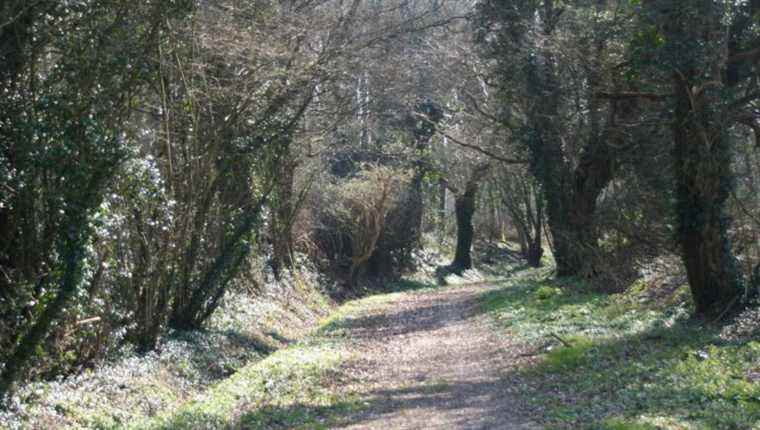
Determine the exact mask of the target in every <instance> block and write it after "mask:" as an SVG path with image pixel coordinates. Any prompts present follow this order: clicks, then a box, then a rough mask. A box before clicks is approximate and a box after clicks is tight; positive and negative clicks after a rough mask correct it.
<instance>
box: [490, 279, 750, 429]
mask: <svg viewBox="0 0 760 430" xmlns="http://www.w3.org/2000/svg"><path fill="white" fill-rule="evenodd" d="M523 276H524V279H522V280H514V281H509V282H506V283H505V284H504V287H503V288H502V289H500V290H498V291H494V292H490V293H487V294H486V295H484V296H483V297H482V305H483V308H484V309H485V310H486V311H487V312H488V313H490V314H491V315H492V316H493V317H494V318H495V320H496V321H497V322H498V323H499V324H498V325H500V326H501V327H502V329H503V330H505V331H506V332H507V333H509V335H511V336H512V337H513V338H515V339H516V340H518V341H522V342H525V343H528V344H531V345H534V346H535V347H536V348H537V349H538V350H539V351H538V352H539V353H543V354H541V358H540V359H539V360H538V362H537V364H536V365H534V366H531V367H529V368H527V369H525V370H524V371H521V372H520V373H521V376H522V377H523V378H524V380H525V382H526V383H525V384H524V386H523V387H522V390H523V393H522V394H523V396H524V397H525V398H527V399H530V401H531V403H532V406H533V407H534V408H535V410H536V411H537V415H539V416H541V419H542V421H543V422H544V424H546V425H548V426H549V427H550V428H567V429H569V428H573V429H575V428H588V429H653V428H664V429H750V428H760V383H758V381H757V378H754V379H753V378H751V377H750V375H753V374H755V373H754V372H757V371H758V369H760V342H757V341H751V340H747V339H744V340H741V339H740V340H736V341H726V340H724V339H723V338H721V337H720V336H719V334H720V332H719V329H718V328H716V327H711V326H708V325H703V324H700V323H698V322H695V321H693V320H690V319H688V308H687V307H686V306H683V305H680V304H677V303H676V304H672V305H670V306H668V307H656V306H648V305H647V304H646V303H645V302H644V301H643V300H639V298H638V296H637V295H638V294H641V293H644V291H642V289H641V288H638V289H634V290H633V291H630V292H628V293H624V294H614V295H605V294H600V293H597V292H594V291H593V290H592V289H590V288H588V287H587V286H585V285H583V284H574V283H568V282H567V281H562V282H561V283H560V282H558V281H555V280H553V279H551V278H549V277H547V276H545V274H543V273H539V272H535V271H528V272H526V273H525V274H524V275H523ZM559 339H561V340H562V341H564V342H565V343H567V344H568V345H569V346H568V345H564V344H563V342H562V341H560V340H559ZM642 417H646V419H643V418H642Z"/></svg>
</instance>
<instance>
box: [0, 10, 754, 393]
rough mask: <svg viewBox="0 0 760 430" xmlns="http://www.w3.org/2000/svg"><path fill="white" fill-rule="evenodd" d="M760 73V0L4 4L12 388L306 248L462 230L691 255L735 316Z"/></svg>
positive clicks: (278, 272) (575, 256) (330, 267)
mask: <svg viewBox="0 0 760 430" xmlns="http://www.w3.org/2000/svg"><path fill="white" fill-rule="evenodd" d="M759 72H760V0H747V1H738V0H737V1H733V0H731V1H729V0H693V1H680V0H637V1H634V0H630V1H629V0H468V1H455V0H382V1H379V0H204V1H200V0H162V1H154V0H80V1H58V0H38V1H29V0H4V1H2V2H0V395H4V394H8V393H11V392H12V391H13V390H14V387H15V386H18V384H19V383H20V382H24V381H28V380H36V379H41V378H50V377H53V376H56V375H61V374H70V373H72V372H74V371H76V369H80V368H81V367H82V366H83V365H86V364H88V363H95V362H98V361H99V360H102V359H103V357H105V356H106V355H107V354H109V353H110V352H111V351H113V350H115V349H118V348H122V347H124V346H125V345H133V346H134V347H135V348H137V349H138V350H139V351H142V352H148V351H151V350H153V349H154V348H156V346H157V344H158V342H159V341H160V339H162V337H163V336H165V335H166V334H167V333H168V332H169V330H193V329H199V328H202V327H203V325H204V323H205V322H206V321H207V320H208V318H209V317H210V316H211V315H212V314H213V313H214V312H215V311H216V310H217V309H218V308H219V306H220V303H222V301H223V300H224V297H225V294H227V293H228V292H229V291H230V290H231V289H236V288H241V284H245V283H248V282H251V280H250V276H249V275H250V273H251V272H266V273H268V274H269V275H271V282H276V281H277V280H278V279H280V278H281V277H284V276H287V274H288V272H289V271H290V270H292V268H293V266H294V265H298V264H301V263H300V262H301V261H303V258H305V259H307V260H309V261H310V262H312V263H313V264H314V265H315V266H316V267H317V268H318V269H319V271H320V272H322V273H325V274H327V275H329V277H331V279H334V280H337V285H339V286H340V289H341V291H342V292H341V293H336V294H338V295H339V294H350V292H351V291H353V290H356V289H357V288H358V286H359V285H365V284H367V285H372V282H373V280H377V279H385V278H390V277H393V276H397V275H399V274H402V273H404V271H408V270H413V269H414V264H415V256H416V255H417V251H418V250H420V249H422V248H424V247H427V246H434V245H441V244H445V246H448V247H449V249H450V251H451V260H450V261H451V263H450V265H449V266H446V267H442V268H441V269H440V270H442V271H446V272H449V273H451V272H453V273H462V272H463V271H466V270H468V269H470V268H472V266H473V255H471V254H472V253H473V252H475V251H472V249H473V245H477V243H479V242H489V241H490V242H504V241H506V242H511V243H515V244H517V245H518V246H519V248H520V250H521V253H522V254H523V256H524V257H525V259H526V261H527V262H528V263H529V264H530V265H532V266H539V265H542V264H543V265H554V266H555V267H556V272H555V273H556V276H558V277H575V278H582V279H585V280H588V281H589V282H592V283H597V284H598V285H603V286H604V288H607V289H610V290H614V289H616V288H624V286H625V285H629V284H630V283H631V282H632V280H635V279H636V278H637V277H638V276H640V274H641V272H642V270H646V268H647V267H650V265H652V264H654V262H655V261H657V260H658V259H661V258H665V257H669V256H672V257H674V258H676V259H678V261H679V262H680V265H681V268H682V270H683V272H684V273H685V275H686V279H687V280H688V285H689V287H690V291H691V295H692V300H693V304H694V307H693V311H694V314H695V315H696V316H697V317H699V318H705V319H710V320H716V319H721V318H724V317H726V316H727V315H730V314H731V313H732V312H735V311H738V310H740V309H741V308H743V307H746V306H749V305H751V304H752V303H754V302H753V300H755V298H756V296H757V295H758V293H759V292H760V236H759V234H760V192H758V191H759V190H758V184H759V183H760V182H759V181H760V73H759ZM475 249H476V250H477V249H478V248H477V246H476V247H475ZM301 257H303V258H301ZM82 321H95V322H94V323H91V324H82Z"/></svg>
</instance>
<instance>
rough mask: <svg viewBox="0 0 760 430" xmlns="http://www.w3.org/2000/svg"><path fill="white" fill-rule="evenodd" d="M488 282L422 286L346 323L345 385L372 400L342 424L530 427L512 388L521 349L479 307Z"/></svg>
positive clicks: (366, 400) (349, 426) (360, 426)
mask: <svg viewBox="0 0 760 430" xmlns="http://www.w3.org/2000/svg"><path fill="white" fill-rule="evenodd" d="M492 288H493V287H491V286H489V285H483V284H473V285H467V286H459V287H450V288H442V289H434V290H423V291H419V292H410V293H406V294H402V295H400V296H399V298H398V299H396V300H393V301H391V302H389V303H386V304H383V305H381V306H378V307H376V308H372V309H368V310H367V311H366V312H364V313H363V314H362V315H360V316H358V317H356V318H352V319H350V320H349V321H347V325H346V328H347V329H348V331H349V333H348V335H349V336H350V337H351V338H353V339H356V342H357V349H356V357H357V359H355V360H353V361H349V362H348V363H347V364H346V365H344V366H343V368H342V369H341V373H342V375H339V378H338V379H339V380H342V381H344V382H345V385H343V386H342V387H341V388H340V389H341V391H346V390H347V391H349V392H350V393H352V394H353V395H358V396H359V398H360V399H361V400H362V401H363V402H364V403H365V404H366V405H367V407H366V408H363V410H362V412H360V413H357V414H356V416H353V417H350V419H349V420H347V422H348V424H346V425H344V426H343V427H339V428H344V429H532V428H537V426H534V425H531V424H530V423H529V421H528V420H527V419H526V416H527V414H526V412H525V410H524V408H522V407H521V406H520V401H519V399H518V398H517V397H516V395H515V394H513V392H514V391H516V389H515V388H516V386H515V384H516V383H519V382H518V381H516V380H515V378H514V377H510V376H509V375H510V373H511V372H510V371H511V370H514V366H515V363H516V362H517V361H519V360H518V358H517V357H518V354H519V352H520V351H518V349H519V348H513V346H514V345H511V344H510V343H509V339H505V338H504V336H501V337H500V336H497V334H496V331H495V330H494V328H493V326H492V325H493V322H492V321H491V320H490V319H489V317H488V316H487V315H483V314H482V312H480V304H479V302H478V297H479V296H480V295H481V294H483V293H485V292H487V291H488V290H490V289H492Z"/></svg>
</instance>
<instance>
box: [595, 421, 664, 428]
mask: <svg viewBox="0 0 760 430" xmlns="http://www.w3.org/2000/svg"><path fill="white" fill-rule="evenodd" d="M600 430H657V426H655V425H652V424H647V423H638V422H633V421H629V420H624V419H620V418H610V419H607V420H604V422H603V423H602V424H601V428H600Z"/></svg>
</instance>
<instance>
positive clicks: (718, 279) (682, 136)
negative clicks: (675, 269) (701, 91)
mask: <svg viewBox="0 0 760 430" xmlns="http://www.w3.org/2000/svg"><path fill="white" fill-rule="evenodd" d="M691 86H692V83H690V82H688V81H686V80H684V79H681V78H680V77H675V78H674V90H675V91H674V92H675V94H676V109H675V121H674V125H673V138H674V144H675V148H674V151H675V157H674V159H675V172H676V187H677V189H676V196H677V208H678V214H677V219H678V242H679V245H680V248H681V253H682V258H683V262H684V265H685V266H686V273H687V276H688V279H689V286H690V287H691V294H692V297H693V298H694V304H695V306H696V313H697V314H698V315H717V314H719V313H722V312H723V311H724V310H725V309H726V308H727V307H728V306H730V305H731V304H732V302H733V301H735V300H736V299H737V297H738V296H739V295H740V294H741V282H740V279H741V278H740V275H739V273H738V270H737V266H736V261H735V259H734V257H733V255H732V253H731V247H730V245H729V239H728V235H727V229H728V218H727V216H726V214H725V206H726V200H727V199H728V197H729V194H730V191H731V187H732V179H733V178H732V175H731V159H732V157H731V155H732V151H731V144H730V138H729V137H728V136H726V135H725V131H724V129H723V127H722V126H721V124H720V123H719V121H717V120H716V118H714V117H713V114H712V112H710V110H709V106H708V101H707V100H704V98H703V97H704V96H700V100H697V106H698V107H699V108H700V109H699V110H698V111H692V106H691V103H692V102H691V97H693V95H691V94H690V91H691V90H690V88H691ZM708 92H710V91H706V93H708Z"/></svg>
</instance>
